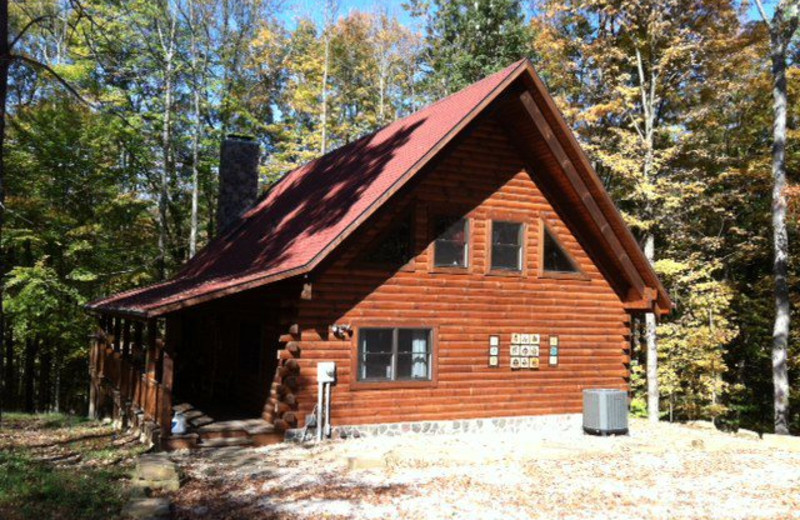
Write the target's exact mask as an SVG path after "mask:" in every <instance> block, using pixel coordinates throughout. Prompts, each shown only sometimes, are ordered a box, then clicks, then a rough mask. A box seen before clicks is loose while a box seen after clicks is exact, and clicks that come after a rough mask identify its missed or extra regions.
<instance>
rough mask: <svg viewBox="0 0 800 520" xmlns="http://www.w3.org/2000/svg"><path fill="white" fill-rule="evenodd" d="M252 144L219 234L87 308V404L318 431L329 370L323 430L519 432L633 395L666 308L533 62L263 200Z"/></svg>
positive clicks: (193, 440) (232, 170) (215, 439)
mask: <svg viewBox="0 0 800 520" xmlns="http://www.w3.org/2000/svg"><path fill="white" fill-rule="evenodd" d="M258 155H259V151H258V145H257V144H256V143H255V142H254V141H251V140H248V139H246V138H242V137H231V138H228V139H227V140H226V141H225V142H224V143H223V145H222V150H221V159H220V160H221V163H220V198H219V210H218V228H219V233H218V235H217V237H216V238H214V239H213V240H212V241H211V242H210V243H209V244H208V245H207V247H205V248H204V249H203V250H201V251H200V252H199V253H198V254H197V255H196V256H195V257H194V258H192V259H190V260H189V261H188V263H187V264H186V265H185V266H184V267H183V268H182V269H181V270H180V271H179V272H178V273H177V274H176V275H175V276H174V277H172V278H171V279H169V280H167V281H165V282H162V283H158V284H155V285H151V286H148V287H144V288H139V289H135V290H131V291H128V292H123V293H121V294H116V295H113V296H109V297H107V298H103V299H101V300H98V301H95V302H93V303H91V304H89V305H88V309H89V311H90V312H92V313H93V314H95V315H96V316H97V318H98V322H99V327H98V331H97V333H96V334H95V335H93V345H92V349H91V360H90V363H91V367H90V372H91V380H92V384H91V396H90V399H91V403H90V413H91V414H94V415H99V414H111V415H113V416H114V417H115V418H116V419H117V420H119V421H121V422H122V423H126V422H127V423H132V424H133V425H134V426H138V427H140V428H142V429H143V431H147V432H151V433H152V432H159V431H160V442H161V444H162V445H163V446H165V447H173V448H174V447H187V446H188V447H193V446H198V445H209V446H211V445H219V444H225V443H233V442H244V443H265V442H273V441H276V440H280V439H283V438H285V437H286V436H287V435H288V436H297V435H298V434H299V432H304V430H308V428H307V427H311V428H312V429H313V430H316V429H317V428H316V426H315V425H316V423H318V422H320V423H321V422H322V420H320V421H317V420H316V418H317V417H319V414H315V409H317V411H319V409H318V408H317V403H318V399H319V393H320V392H319V388H318V386H319V385H318V384H317V382H318V371H317V369H318V365H319V364H320V363H324V362H328V363H330V362H333V363H335V369H336V381H335V385H334V386H333V387H332V389H331V390H332V391H331V395H330V401H329V413H328V415H327V417H324V416H325V414H323V417H322V418H324V419H325V420H326V423H327V424H330V425H331V427H330V428H329V429H328V430H327V431H325V432H324V433H325V434H326V435H337V436H346V435H361V434H374V433H383V432H389V433H392V432H402V431H414V432H417V431H420V432H421V431H425V432H428V431H430V432H434V431H459V429H469V428H473V429H476V428H480V427H481V425H485V424H491V425H492V427H499V426H502V425H509V426H513V425H519V424H527V423H526V421H530V420H532V418H536V417H542V416H563V415H565V414H576V413H579V412H580V411H581V406H582V404H581V403H582V391H583V390H584V389H587V388H598V387H600V388H612V389H623V390H627V389H628V378H629V355H630V335H631V323H632V317H633V316H635V315H637V314H641V313H647V312H652V313H655V314H656V315H663V314H665V313H667V312H668V311H669V310H670V308H671V306H672V303H671V301H670V299H669V296H668V294H667V292H666V291H665V290H664V287H662V285H661V283H660V282H659V280H658V278H657V276H656V274H655V273H654V271H653V269H652V267H651V265H650V263H649V262H648V260H647V258H646V257H645V256H644V254H643V252H642V250H641V249H640V247H639V244H638V243H637V241H636V240H635V238H634V236H633V235H632V233H631V232H630V230H629V229H628V228H627V227H626V224H625V223H624V221H623V219H622V217H621V215H620V213H619V212H618V210H617V209H616V207H615V205H614V203H613V201H612V200H611V198H610V197H609V195H608V193H607V192H606V191H605V189H604V187H603V185H602V183H601V181H600V180H599V178H598V176H597V174H596V172H595V171H594V170H593V168H592V165H591V163H590V162H589V161H588V160H587V157H586V155H585V154H584V152H583V151H582V150H581V147H580V146H579V144H578V142H577V140H576V138H575V136H574V135H573V133H572V132H571V131H570V129H569V127H568V126H567V124H566V123H565V120H564V118H563V117H562V115H561V114H560V113H559V111H558V109H557V108H556V106H555V104H554V102H553V100H552V99H551V97H550V96H549V94H548V93H547V90H546V88H545V86H544V85H543V83H542V81H541V79H540V78H539V77H538V76H537V74H536V72H535V71H534V69H533V66H532V65H531V63H530V62H529V61H528V60H522V61H520V62H517V63H515V64H513V65H511V66H509V67H508V68H506V69H505V70H502V71H500V72H498V73H496V74H494V75H492V76H489V77H487V78H485V79H483V80H481V81H479V82H477V83H475V84H473V85H471V86H469V87H467V88H465V89H464V90H462V91H460V92H457V93H455V94H453V95H451V96H449V97H447V98H444V99H442V100H440V101H438V102H436V103H434V104H432V105H430V106H428V107H426V108H424V109H422V110H420V111H418V112H416V113H414V114H412V115H410V116H408V117H406V118H404V119H401V120H398V121H396V122H394V123H392V124H390V125H388V126H386V127H384V128H382V129H380V130H378V131H376V132H375V133H372V134H370V135H367V136H365V137H362V138H360V139H358V140H357V141H354V142H351V143H349V144H346V145H344V146H342V147H341V148H339V149H337V150H334V151H332V152H330V153H328V154H326V155H324V156H323V157H320V158H319V159H316V160H314V161H312V162H310V163H308V164H306V165H304V166H302V167H300V168H298V169H296V170H294V171H292V172H290V173H288V174H286V175H285V176H284V177H283V178H282V179H281V180H280V181H279V182H277V183H276V184H274V185H273V186H271V187H270V188H269V190H268V191H267V192H266V193H265V194H263V195H262V196H261V197H260V198H258V199H257V197H256V190H257V171H258V161H259V158H258ZM328 388H329V389H330V387H328ZM176 412H181V413H182V414H184V415H185V417H186V418H187V419H188V421H189V430H188V431H187V432H185V433H182V434H181V435H176V434H175V433H174V432H172V431H171V428H170V423H171V420H172V418H173V415H174V414H175V413H176ZM319 430H320V432H322V429H321V427H320V428H319ZM304 433H305V432H304Z"/></svg>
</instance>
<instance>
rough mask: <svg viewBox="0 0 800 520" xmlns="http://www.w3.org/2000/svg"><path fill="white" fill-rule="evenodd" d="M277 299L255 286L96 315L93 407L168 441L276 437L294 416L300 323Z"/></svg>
mask: <svg viewBox="0 0 800 520" xmlns="http://www.w3.org/2000/svg"><path fill="white" fill-rule="evenodd" d="M281 302H282V299H281V298H280V297H278V296H276V293H275V292H274V291H265V290H256V291H250V292H248V293H245V294H238V295H232V296H229V297H226V298H221V299H219V300H213V301H210V302H206V303H204V304H201V305H197V306H192V307H188V308H185V309H181V310H179V311H177V312H172V313H170V314H167V315H166V316H161V317H155V318H143V317H138V316H130V315H127V316H126V315H119V314H118V315H114V314H110V313H109V314H100V315H99V316H98V328H97V330H96V332H95V333H94V334H93V335H92V337H91V348H90V365H89V367H90V368H89V372H90V375H91V389H90V403H89V414H90V416H91V417H93V418H103V417H110V418H111V419H112V420H113V421H114V422H115V424H116V425H117V426H118V427H119V428H121V429H128V428H133V429H136V430H138V431H139V432H140V436H141V437H142V440H147V441H151V442H153V443H154V444H155V445H157V446H159V447H160V448H163V449H167V450H169V449H184V448H201V447H215V446H230V445H264V444H270V443H274V442H280V441H282V440H283V432H284V430H285V429H286V428H289V427H293V426H296V424H297V417H296V415H295V414H294V411H295V410H296V409H297V403H296V399H294V395H293V394H294V392H295V391H296V390H297V385H298V382H299V381H298V377H297V376H298V373H299V364H298V362H297V360H295V359H294V358H295V357H296V355H297V356H299V351H298V349H297V347H296V345H297V341H296V340H298V339H299V335H298V334H297V333H298V332H299V327H297V326H296V325H292V323H291V322H292V318H294V308H295V307H294V306H293V305H283V304H282V303H281ZM293 333H294V334H293ZM176 413H180V414H182V415H183V417H184V418H185V420H186V431H185V432H183V433H181V434H177V433H173V431H172V427H171V425H172V420H173V417H174V416H175V414H176Z"/></svg>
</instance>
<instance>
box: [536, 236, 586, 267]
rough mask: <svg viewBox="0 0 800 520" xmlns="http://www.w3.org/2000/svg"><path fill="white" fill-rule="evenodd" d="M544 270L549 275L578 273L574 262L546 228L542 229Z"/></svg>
mask: <svg viewBox="0 0 800 520" xmlns="http://www.w3.org/2000/svg"><path fill="white" fill-rule="evenodd" d="M543 260H544V270H545V272H550V273H578V272H580V271H579V270H578V267H577V266H576V265H575V261H574V260H573V259H572V257H571V256H569V253H567V252H566V251H564V248H563V247H561V244H559V243H558V240H556V237H554V236H553V234H552V233H551V232H550V230H549V229H547V227H545V228H544V259H543Z"/></svg>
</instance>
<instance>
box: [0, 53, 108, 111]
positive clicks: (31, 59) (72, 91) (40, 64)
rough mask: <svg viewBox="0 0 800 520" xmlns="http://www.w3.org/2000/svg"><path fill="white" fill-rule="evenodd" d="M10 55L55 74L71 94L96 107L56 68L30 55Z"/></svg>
mask: <svg viewBox="0 0 800 520" xmlns="http://www.w3.org/2000/svg"><path fill="white" fill-rule="evenodd" d="M9 57H10V59H11V60H12V61H13V60H17V61H21V62H23V63H26V64H28V65H30V66H31V68H33V69H37V70H44V71H45V72H47V73H48V74H50V75H51V76H53V78H54V79H55V80H56V81H57V82H58V83H60V84H61V86H62V87H64V88H65V89H67V90H68V91H69V93H70V94H72V95H73V96H75V97H76V98H78V100H79V101H80V102H81V103H84V104H85V105H87V106H89V107H91V108H95V106H94V104H93V103H91V102H90V101H89V100H87V99H86V98H85V97H83V96H82V95H81V93H80V92H78V91H77V90H75V87H73V86H72V85H70V84H69V82H67V80H65V79H64V78H62V77H61V75H60V74H59V73H58V72H56V71H55V70H53V69H52V68H51V67H50V66H49V65H47V64H45V63H42V62H40V61H37V60H34V59H33V58H29V57H28V56H24V55H22V54H11V55H9Z"/></svg>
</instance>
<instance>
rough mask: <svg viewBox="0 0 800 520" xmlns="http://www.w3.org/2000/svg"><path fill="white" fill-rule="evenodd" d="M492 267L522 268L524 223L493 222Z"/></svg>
mask: <svg viewBox="0 0 800 520" xmlns="http://www.w3.org/2000/svg"><path fill="white" fill-rule="evenodd" d="M492 269H504V270H509V271H521V270H522V224H520V223H518V222H492Z"/></svg>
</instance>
